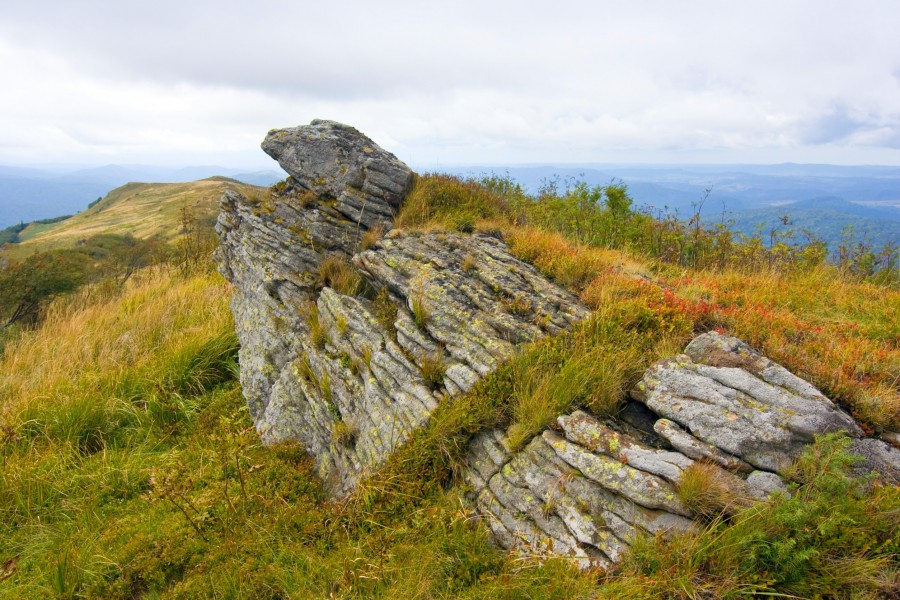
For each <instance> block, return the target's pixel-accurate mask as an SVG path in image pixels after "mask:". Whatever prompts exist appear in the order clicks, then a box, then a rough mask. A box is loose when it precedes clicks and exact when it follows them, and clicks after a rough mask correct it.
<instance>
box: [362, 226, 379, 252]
mask: <svg viewBox="0 0 900 600" xmlns="http://www.w3.org/2000/svg"><path fill="white" fill-rule="evenodd" d="M383 237H384V227H383V226H382V225H376V226H375V227H373V228H372V229H369V230H367V231H366V232H365V233H364V234H363V236H362V239H361V240H360V242H359V246H360V248H361V249H362V250H370V249H371V248H374V247H375V246H376V245H378V242H380V241H381V238H383Z"/></svg>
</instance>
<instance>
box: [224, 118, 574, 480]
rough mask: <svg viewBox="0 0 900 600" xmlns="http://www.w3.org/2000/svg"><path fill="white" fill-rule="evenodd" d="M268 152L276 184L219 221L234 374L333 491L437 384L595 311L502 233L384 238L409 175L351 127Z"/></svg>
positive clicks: (255, 408)
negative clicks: (235, 341) (278, 174)
mask: <svg viewBox="0 0 900 600" xmlns="http://www.w3.org/2000/svg"><path fill="white" fill-rule="evenodd" d="M263 149H264V150H265V151H266V152H268V153H269V154H271V155H272V156H273V158H275V159H277V160H278V161H279V163H280V164H281V166H282V167H283V168H284V169H285V170H286V171H287V172H288V173H289V174H290V177H289V178H288V180H287V181H286V182H285V183H284V184H283V185H280V186H276V189H274V190H273V192H272V195H271V196H270V197H265V198H245V197H243V196H241V195H240V194H238V193H237V192H228V193H227V194H226V195H225V197H224V198H223V202H222V213H221V216H220V217H219V220H218V223H217V226H216V230H217V232H218V233H219V236H220V238H221V240H222V243H221V245H220V247H219V249H218V251H217V254H216V258H217V261H218V263H219V268H220V270H221V272H222V273H223V274H224V275H225V276H226V277H227V278H228V279H229V280H230V281H231V282H232V283H233V284H234V296H233V300H232V309H233V312H234V315H235V322H236V326H237V331H238V337H239V339H240V342H241V352H240V363H241V384H242V386H243V389H244V395H245V396H246V398H247V403H248V405H249V407H250V413H251V416H252V417H253V419H254V421H255V422H256V425H257V428H258V430H259V432H260V434H261V436H262V438H263V440H265V441H267V442H272V441H277V440H281V439H288V438H290V439H296V440H299V441H301V442H302V443H303V444H304V446H305V447H306V448H307V450H308V451H309V452H310V453H311V454H313V455H314V456H315V458H316V462H317V466H318V472H319V474H320V475H321V476H322V478H323V480H324V481H325V483H326V486H327V487H328V489H329V490H330V491H331V492H332V493H334V494H336V495H341V494H344V493H346V492H348V491H350V490H351V489H352V488H353V487H354V485H355V482H356V481H357V479H358V478H359V476H360V474H361V473H362V472H364V471H365V470H367V469H372V468H374V467H376V466H378V465H379V464H381V463H382V462H383V461H384V460H385V458H386V457H387V456H388V455H389V454H390V452H391V451H392V450H393V449H394V448H396V447H397V446H398V445H399V444H401V443H402V442H403V441H404V440H406V439H407V438H408V437H409V435H410V433H411V432H412V431H414V430H415V429H417V428H418V427H421V426H422V425H423V424H425V423H426V422H427V420H428V417H429V415H430V414H431V413H432V411H433V410H434V409H435V408H436V407H437V403H438V400H439V398H440V397H441V396H442V394H445V393H446V394H449V395H451V396H454V395H458V394H460V393H461V392H465V391H467V390H468V389H469V388H471V386H472V385H473V383H474V382H475V381H477V380H478V378H479V377H482V376H484V375H485V374H487V373H489V372H490V371H491V370H492V369H494V368H495V367H496V366H497V364H498V363H499V362H500V361H502V360H503V359H504V358H507V357H508V356H509V355H510V353H511V352H512V351H513V349H514V347H515V345H516V344H519V343H522V342H526V341H530V340H534V339H537V338H538V337H540V336H542V335H545V334H553V333H558V332H559V331H561V330H563V329H565V328H567V327H569V326H571V324H572V323H574V322H575V321H577V320H579V319H582V318H584V317H585V316H587V314H588V311H587V309H586V308H585V307H584V306H583V305H581V303H580V302H579V301H578V300H577V299H576V298H575V297H573V296H572V295H571V294H569V293H568V292H566V291H565V290H562V289H560V288H559V287H557V286H555V285H554V284H552V283H551V282H549V281H548V280H547V279H546V278H544V277H542V276H541V275H540V274H539V273H538V272H537V271H536V270H535V269H534V268H533V267H531V266H530V265H527V264H525V263H523V262H521V261H519V260H516V259H515V258H513V257H512V256H511V255H510V254H509V252H508V251H507V249H506V246H505V244H503V242H501V241H500V240H498V239H496V238H494V237H491V236H485V235H471V236H462V235H453V234H444V233H429V234H419V233H404V234H399V233H396V232H389V233H387V235H386V236H385V237H383V238H382V239H378V234H379V233H382V234H383V233H384V232H388V229H389V227H390V219H391V217H392V215H393V214H394V212H395V211H396V210H397V209H398V207H399V205H400V202H401V200H402V198H403V196H404V194H405V193H406V192H407V190H408V189H409V186H410V184H411V181H412V172H411V171H410V170H409V169H408V168H407V167H406V166H405V165H403V164H402V163H400V162H399V161H398V160H397V159H396V158H395V157H394V156H393V155H392V154H390V153H388V152H386V151H385V150H383V149H382V148H380V147H379V146H378V145H377V144H375V143H374V142H373V141H372V140H370V139H369V138H367V137H366V136H364V135H362V134H361V133H360V132H358V131H356V130H355V129H353V128H351V127H347V126H345V125H341V124H338V123H334V122H330V121H313V122H312V123H311V124H310V125H308V126H303V127H296V128H292V129H282V130H275V131H271V132H269V134H268V135H267V136H266V139H265V141H264V142H263ZM367 233H368V237H367ZM364 238H365V239H366V244H365V245H371V247H369V248H363V240H364ZM351 258H352V264H351V263H350V260H351ZM334 280H338V281H334ZM335 287H339V288H342V289H340V290H338V289H334V288H335ZM341 292H345V293H341Z"/></svg>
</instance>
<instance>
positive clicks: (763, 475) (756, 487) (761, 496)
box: [746, 471, 791, 500]
mask: <svg viewBox="0 0 900 600" xmlns="http://www.w3.org/2000/svg"><path fill="white" fill-rule="evenodd" d="M746 485H747V488H746V489H747V493H748V494H749V495H750V497H752V498H755V499H757V500H766V499H767V498H769V496H771V495H772V494H775V493H779V494H785V495H787V496H790V495H791V494H790V491H789V490H788V487H787V486H786V485H785V483H784V480H783V479H782V478H781V477H779V476H778V475H776V474H775V473H769V472H768V471H753V472H752V473H750V474H749V475H748V476H747V483H746Z"/></svg>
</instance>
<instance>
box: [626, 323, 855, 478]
mask: <svg viewBox="0 0 900 600" xmlns="http://www.w3.org/2000/svg"><path fill="white" fill-rule="evenodd" d="M633 395H634V397H635V398H636V399H638V400H640V401H642V402H644V403H645V404H646V405H647V406H648V407H649V408H650V409H651V410H653V411H654V412H656V413H657V414H658V415H660V416H662V417H665V418H667V419H670V420H671V421H674V422H676V423H678V424H679V425H680V426H682V427H684V428H685V429H686V430H688V431H689V432H690V433H691V434H692V435H693V436H694V437H696V438H697V439H699V440H701V441H703V442H706V443H707V444H711V445H712V446H715V447H716V448H718V449H720V450H722V451H723V452H726V453H728V454H730V455H732V456H736V457H739V458H740V459H742V460H743V461H745V462H747V463H749V464H751V465H753V466H755V467H757V468H760V469H765V470H767V471H774V472H781V471H783V470H784V469H786V468H787V467H788V466H790V464H791V462H793V461H794V460H795V459H796V458H797V457H798V456H799V455H800V453H801V452H802V451H803V448H804V446H805V445H807V444H809V443H811V442H812V441H813V438H814V436H816V435H818V434H822V433H828V432H834V431H844V432H846V433H847V434H848V435H850V436H852V437H860V436H861V435H862V430H861V429H860V428H859V426H858V425H857V424H856V423H855V422H854V421H853V419H852V418H851V417H850V416H849V415H848V414H846V413H845V412H843V411H841V410H840V409H839V408H838V407H836V406H835V405H834V403H832V402H831V400H829V399H828V398H826V397H825V396H824V395H823V394H822V393H821V392H819V390H817V389H816V388H815V387H813V386H812V385H810V384H809V383H808V382H806V381H804V380H802V379H800V378H799V377H797V376H795V375H793V374H792V373H790V372H789V371H787V370H786V369H785V368H784V367H782V366H781V365H778V364H776V363H774V362H772V361H771V360H769V359H768V358H766V357H764V356H762V355H760V354H759V353H757V352H756V351H754V350H753V349H752V348H750V347H749V346H747V345H746V344H745V343H743V342H741V341H740V340H737V339H735V338H732V337H728V336H724V335H721V334H718V333H715V332H710V333H706V334H704V335H702V336H699V337H698V338H696V339H695V340H694V341H692V342H691V343H690V344H689V345H688V347H687V348H686V349H685V354H682V355H679V356H677V357H675V358H673V359H669V360H665V361H662V362H660V363H657V364H656V365H654V366H653V367H651V368H650V369H649V370H648V371H647V372H646V373H645V374H644V377H643V379H642V380H641V382H640V384H639V385H638V389H637V390H636V391H635V393H634V394H633Z"/></svg>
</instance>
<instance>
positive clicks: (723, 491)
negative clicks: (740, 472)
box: [676, 462, 739, 518]
mask: <svg viewBox="0 0 900 600" xmlns="http://www.w3.org/2000/svg"><path fill="white" fill-rule="evenodd" d="M721 472H722V471H721V468H717V467H716V466H714V465H710V464H706V463H702V462H696V463H694V464H693V465H691V466H690V467H688V468H687V469H685V470H684V471H683V472H682V474H681V481H679V482H678V487H677V490H676V491H677V493H678V499H679V500H681V502H682V503H683V504H684V505H685V506H687V507H688V508H689V509H691V510H692V511H694V513H695V514H698V515H702V516H705V517H708V518H713V517H716V516H718V515H720V514H723V513H726V512H729V511H731V510H733V509H734V508H735V507H736V504H737V502H738V501H739V498H738V497H737V496H736V495H735V492H734V491H733V489H732V488H731V486H729V485H728V482H727V481H725V480H723V478H722V477H721Z"/></svg>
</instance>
